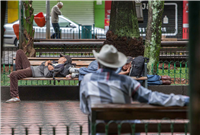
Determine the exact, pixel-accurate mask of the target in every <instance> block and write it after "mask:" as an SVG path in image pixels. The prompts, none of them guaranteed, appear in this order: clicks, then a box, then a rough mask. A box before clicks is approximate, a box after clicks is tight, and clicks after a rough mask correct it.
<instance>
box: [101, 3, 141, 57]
mask: <svg viewBox="0 0 200 135" xmlns="http://www.w3.org/2000/svg"><path fill="white" fill-rule="evenodd" d="M104 44H112V45H114V46H115V47H116V48H117V49H118V51H120V52H122V53H124V54H125V55H126V56H133V57H135V56H138V55H143V54H144V47H143V43H142V38H141V37H140V33H139V26H138V20H137V15H136V8H135V2H134V1H112V6H111V14H110V26H109V31H108V32H107V34H106V41H105V42H104Z"/></svg>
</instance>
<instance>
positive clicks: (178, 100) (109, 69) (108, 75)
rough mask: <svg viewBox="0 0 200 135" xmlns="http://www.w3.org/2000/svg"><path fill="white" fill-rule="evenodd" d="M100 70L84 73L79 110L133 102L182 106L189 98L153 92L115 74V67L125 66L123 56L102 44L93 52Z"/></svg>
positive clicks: (112, 47) (86, 111)
mask: <svg viewBox="0 0 200 135" xmlns="http://www.w3.org/2000/svg"><path fill="white" fill-rule="evenodd" d="M93 54H94V57H95V58H96V60H97V62H98V65H99V69H98V72H95V73H89V74H86V75H85V76H84V78H83V80H82V82H81V85H80V109H81V111H82V112H83V113H85V114H90V113H91V108H90V107H91V105H93V104H101V103H122V104H131V101H132V100H137V101H139V102H142V103H148V104H155V105H161V106H184V105H187V104H188V103H189V97H187V96H183V95H174V94H170V95H168V94H164V93H160V92H156V91H154V92H152V91H151V90H149V89H146V88H144V87H142V86H141V85H140V83H139V82H137V81H136V80H134V79H132V78H131V77H129V76H126V75H119V74H116V73H115V71H116V69H117V68H119V67H122V66H123V65H124V64H125V63H126V60H127V58H126V56H125V55H124V54H123V53H121V52H118V51H117V49H116V48H115V47H114V46H113V45H104V46H103V47H102V49H101V50H100V52H99V53H97V52H96V51H95V50H93ZM131 98H132V99H131Z"/></svg>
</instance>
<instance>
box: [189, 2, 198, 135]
mask: <svg viewBox="0 0 200 135" xmlns="http://www.w3.org/2000/svg"><path fill="white" fill-rule="evenodd" d="M199 8H200V2H199V1H189V68H190V85H189V93H190V107H189V109H190V110H189V118H190V135H199V128H200V83H199V77H200V53H199V51H200V38H199V37H200V10H197V9H199Z"/></svg>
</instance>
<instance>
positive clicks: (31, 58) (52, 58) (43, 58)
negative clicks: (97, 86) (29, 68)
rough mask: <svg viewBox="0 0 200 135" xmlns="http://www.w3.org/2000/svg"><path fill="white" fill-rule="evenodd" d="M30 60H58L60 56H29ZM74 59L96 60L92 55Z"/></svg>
mask: <svg viewBox="0 0 200 135" xmlns="http://www.w3.org/2000/svg"><path fill="white" fill-rule="evenodd" d="M15 58H16V57H13V60H15ZM28 59H29V60H44V61H46V60H58V59H59V57H28ZM72 60H95V58H94V57H91V58H87V57H86V58H84V57H81V58H80V57H77V58H75V57H74V58H72Z"/></svg>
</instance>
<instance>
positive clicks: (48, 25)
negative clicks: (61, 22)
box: [46, 0, 50, 39]
mask: <svg viewBox="0 0 200 135" xmlns="http://www.w3.org/2000/svg"><path fill="white" fill-rule="evenodd" d="M46 39H50V1H49V0H46Z"/></svg>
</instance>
